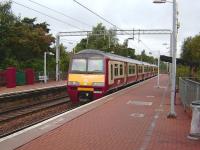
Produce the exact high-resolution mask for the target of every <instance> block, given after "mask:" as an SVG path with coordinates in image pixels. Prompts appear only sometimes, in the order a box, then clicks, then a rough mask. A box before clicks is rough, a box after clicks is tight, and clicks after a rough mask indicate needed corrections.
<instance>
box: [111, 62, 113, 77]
mask: <svg viewBox="0 0 200 150" xmlns="http://www.w3.org/2000/svg"><path fill="white" fill-rule="evenodd" d="M110 70H111V71H110V72H111V76H110V78H111V80H113V65H112V64H111V66H110Z"/></svg>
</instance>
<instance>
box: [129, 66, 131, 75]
mask: <svg viewBox="0 0 200 150" xmlns="http://www.w3.org/2000/svg"><path fill="white" fill-rule="evenodd" d="M128 74H131V65H129V66H128Z"/></svg>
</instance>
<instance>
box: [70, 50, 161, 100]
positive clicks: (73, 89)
mask: <svg viewBox="0 0 200 150" xmlns="http://www.w3.org/2000/svg"><path fill="white" fill-rule="evenodd" d="M157 71H158V68H157V66H156V65H153V64H149V63H145V62H141V61H138V60H134V59H131V58H126V57H122V56H119V55H115V54H110V53H105V52H103V51H99V50H93V49H86V50H82V51H81V52H79V53H77V54H75V55H74V56H73V57H72V59H71V61H70V66H69V72H68V85H67V90H68V94H69V97H70V99H71V101H72V102H73V103H77V102H85V101H89V100H95V99H98V98H100V97H102V96H104V95H105V94H107V93H108V92H110V91H113V90H116V89H118V88H121V87H123V86H126V85H128V84H133V83H135V82H138V81H142V80H145V79H147V78H151V77H153V76H155V75H157Z"/></svg>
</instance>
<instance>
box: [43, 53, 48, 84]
mask: <svg viewBox="0 0 200 150" xmlns="http://www.w3.org/2000/svg"><path fill="white" fill-rule="evenodd" d="M44 83H47V53H46V52H44Z"/></svg>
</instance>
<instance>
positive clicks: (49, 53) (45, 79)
mask: <svg viewBox="0 0 200 150" xmlns="http://www.w3.org/2000/svg"><path fill="white" fill-rule="evenodd" d="M47 54H48V55H54V53H52V52H44V83H47Z"/></svg>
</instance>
